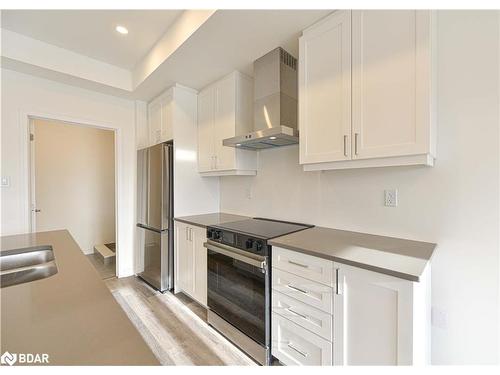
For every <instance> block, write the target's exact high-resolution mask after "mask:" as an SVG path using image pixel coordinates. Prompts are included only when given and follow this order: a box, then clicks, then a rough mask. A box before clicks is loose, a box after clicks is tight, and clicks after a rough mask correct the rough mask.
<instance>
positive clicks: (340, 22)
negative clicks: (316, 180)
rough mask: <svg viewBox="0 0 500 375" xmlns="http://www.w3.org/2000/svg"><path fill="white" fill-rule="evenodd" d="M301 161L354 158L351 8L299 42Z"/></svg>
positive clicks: (319, 24) (324, 21) (312, 29)
mask: <svg viewBox="0 0 500 375" xmlns="http://www.w3.org/2000/svg"><path fill="white" fill-rule="evenodd" d="M299 55H300V59H301V60H300V64H299V88H300V89H299V103H300V111H299V124H300V162H301V163H302V164H304V163H317V162H323V161H325V160H328V161H336V160H348V159H350V139H351V11H349V10H343V11H338V12H335V13H334V14H333V15H332V16H331V17H329V18H327V19H325V20H323V21H322V22H320V23H318V24H317V25H316V26H314V27H313V28H311V29H309V30H306V31H304V34H303V36H302V37H301V38H300V42H299Z"/></svg>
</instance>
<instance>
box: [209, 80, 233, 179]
mask: <svg viewBox="0 0 500 375" xmlns="http://www.w3.org/2000/svg"><path fill="white" fill-rule="evenodd" d="M235 111H236V81H235V75H234V74H231V75H229V76H228V77H226V78H224V79H223V80H221V81H219V82H217V84H216V97H215V121H214V124H215V131H214V136H215V157H216V166H217V170H227V169H235V168H236V149H235V148H234V147H227V146H224V145H223V144H222V141H223V140H224V139H226V138H231V137H234V136H235V135H236V134H235V126H236V117H235V113H236V112H235Z"/></svg>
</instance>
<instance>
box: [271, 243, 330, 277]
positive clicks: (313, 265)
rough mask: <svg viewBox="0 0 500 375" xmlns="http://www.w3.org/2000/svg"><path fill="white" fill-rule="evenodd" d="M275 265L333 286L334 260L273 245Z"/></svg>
mask: <svg viewBox="0 0 500 375" xmlns="http://www.w3.org/2000/svg"><path fill="white" fill-rule="evenodd" d="M272 252H273V267H275V268H279V269H280V270H283V271H287V272H290V273H293V274H295V275H299V276H302V277H305V278H306V279H309V280H313V281H317V282H318V283H322V284H326V285H330V286H333V285H334V282H335V279H334V277H333V274H334V272H333V262H332V261H330V260H326V259H321V258H318V257H314V256H311V255H307V254H302V253H299V252H297V251H292V250H287V249H283V248H281V247H275V246H273V249H272Z"/></svg>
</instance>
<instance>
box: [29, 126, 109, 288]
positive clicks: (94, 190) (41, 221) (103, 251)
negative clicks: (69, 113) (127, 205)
mask: <svg viewBox="0 0 500 375" xmlns="http://www.w3.org/2000/svg"><path fill="white" fill-rule="evenodd" d="M30 134H31V135H30V151H31V176H30V197H31V212H32V217H31V231H32V232H43V231H50V230H60V229H67V230H68V231H69V232H70V234H71V235H72V236H73V238H74V239H75V241H76V242H77V244H78V245H79V247H80V249H81V250H82V252H83V253H84V254H85V256H86V257H87V259H88V260H89V261H90V263H91V264H92V265H93V266H94V267H95V269H96V270H97V272H98V273H99V275H100V276H101V278H103V279H107V278H111V277H114V276H115V275H116V217H115V216H116V214H115V212H116V210H115V202H116V187H115V170H116V168H115V131H114V130H110V129H103V128H97V127H93V126H87V125H84V124H75V123H68V122H63V121H58V120H49V119H40V118H30Z"/></svg>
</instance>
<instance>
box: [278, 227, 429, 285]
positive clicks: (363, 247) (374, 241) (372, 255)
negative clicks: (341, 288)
mask: <svg viewBox="0 0 500 375" xmlns="http://www.w3.org/2000/svg"><path fill="white" fill-rule="evenodd" d="M269 243H270V244H271V245H272V246H279V247H282V248H285V249H290V250H295V251H298V252H301V253H305V254H309V255H314V256H317V257H320V258H324V259H329V260H332V261H334V262H338V263H344V264H348V265H352V266H355V267H360V268H365V269H368V270H371V271H375V272H380V273H385V274H387V275H391V276H396V277H399V278H402V279H407V280H411V281H419V278H420V276H421V275H422V273H423V271H424V269H425V267H426V265H427V264H428V262H429V261H430V259H431V257H432V254H433V252H434V249H435V247H436V244H434V243H429V242H419V241H412V240H405V239H400V238H393V237H384V236H377V235H372V234H365V233H357V232H349V231H345V230H338V229H331V228H322V227H314V228H310V229H306V230H303V231H300V232H296V233H292V234H289V235H286V236H282V237H278V238H275V239H273V240H271V241H270V242H269Z"/></svg>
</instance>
